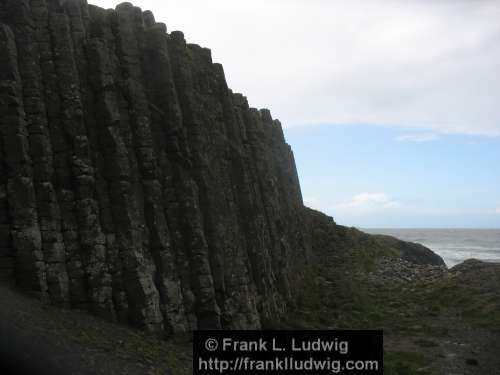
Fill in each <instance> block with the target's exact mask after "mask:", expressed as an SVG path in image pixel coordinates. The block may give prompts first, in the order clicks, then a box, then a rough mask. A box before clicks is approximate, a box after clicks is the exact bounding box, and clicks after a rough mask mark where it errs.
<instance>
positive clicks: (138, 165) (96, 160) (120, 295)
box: [0, 0, 442, 333]
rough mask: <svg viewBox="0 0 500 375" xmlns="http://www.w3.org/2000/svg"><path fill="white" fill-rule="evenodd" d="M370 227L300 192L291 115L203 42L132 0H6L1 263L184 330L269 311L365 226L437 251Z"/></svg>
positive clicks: (240, 322)
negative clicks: (323, 208) (254, 97)
mask: <svg viewBox="0 0 500 375" xmlns="http://www.w3.org/2000/svg"><path fill="white" fill-rule="evenodd" d="M358 233H360V232H357V231H355V230H349V229H347V228H344V227H340V226H337V225H336V224H335V223H334V222H333V220H332V219H331V218H328V217H326V216H324V215H322V214H320V213H318V212H315V211H312V210H309V209H306V208H305V207H304V206H303V203H302V197H301V192H300V186H299V181H298V177H297V172H296V168H295V162H294V158H293V154H292V151H291V149H290V147H289V146H288V145H287V144H286V142H285V139H284V136H283V131H282V128H281V124H280V123H279V121H277V120H273V119H272V117H271V114H270V113H269V111H268V110H257V109H254V108H250V107H249V106H248V103H247V100H246V98H245V97H243V96H242V95H240V94H234V93H233V92H231V90H229V89H228V87H227V84H226V81H225V78H224V71H223V69H222V66H221V65H219V64H214V63H213V62H212V59H211V56H210V51H209V50H208V49H205V48H201V47H199V46H197V45H193V44H187V43H186V41H185V40H184V36H183V34H182V33H181V32H178V31H177V32H172V33H170V34H169V33H167V30H166V27H165V25H164V24H161V23H156V22H155V20H154V17H153V15H152V14H151V13H150V12H142V11H141V10H140V9H139V8H137V7H134V6H133V5H131V4H129V3H123V4H121V5H119V6H118V7H117V8H116V10H104V9H100V8H98V7H95V6H92V5H88V4H87V2H86V0H0V276H1V277H2V278H6V279H8V280H11V281H12V280H13V281H15V283H16V284H17V285H18V286H20V287H22V288H24V289H25V290H28V291H32V292H36V293H37V294H38V295H39V296H40V297H41V298H43V299H45V300H46V301H48V302H50V303H52V304H55V305H61V306H67V307H76V308H79V309H84V310H88V311H91V312H93V313H95V314H98V315H101V316H105V317H108V318H110V319H113V320H119V321H123V322H129V323H132V324H135V325H137V326H140V327H143V328H144V329H147V330H150V331H157V332H167V333H176V332H183V331H188V330H191V329H193V328H233V329H237V328H240V329H246V328H260V327H263V326H264V327H265V326H270V325H272V323H273V322H275V321H276V320H277V319H279V318H280V317H282V316H283V314H284V313H285V312H286V311H287V308H288V307H289V306H290V305H291V304H292V302H293V301H294V298H295V296H294V291H296V290H298V289H299V288H300V287H301V285H302V284H301V282H302V280H303V278H305V277H306V275H304V273H305V271H304V270H305V269H307V268H308V267H306V266H307V265H308V264H310V263H311V262H313V263H314V262H318V261H320V262H321V257H319V256H318V254H321V253H322V252H325V251H326V252H328V251H330V250H331V249H334V248H337V249H338V250H341V249H343V248H345V247H346V246H351V247H352V246H358V245H359V243H360V242H359V241H361V242H362V243H363V244H365V245H367V246H372V247H373V246H375V247H387V246H389V247H391V248H394V251H395V253H398V254H399V255H401V256H402V257H403V258H405V259H407V260H409V261H417V262H423V263H428V262H431V263H433V262H437V263H439V261H441V262H442V260H441V259H440V258H439V257H437V258H435V257H433V254H432V252H430V251H429V252H428V251H427V249H425V248H423V247H418V246H413V248H412V247H411V246H410V247H408V246H407V245H406V244H405V243H403V242H401V241H397V240H389V239H385V240H381V239H377V238H376V237H373V236H368V235H364V234H363V235H361V234H358ZM391 241H392V242H391ZM405 252H406V253H405ZM405 254H406V255H405ZM318 259H319V260H318Z"/></svg>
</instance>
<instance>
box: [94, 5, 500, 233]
mask: <svg viewBox="0 0 500 375" xmlns="http://www.w3.org/2000/svg"><path fill="white" fill-rule="evenodd" d="M89 2H90V3H93V4H96V5H100V6H104V7H115V6H116V5H117V4H118V3H119V2H118V1H114V0H89ZM134 4H135V5H137V6H140V7H141V8H143V9H144V10H146V9H149V10H152V11H153V12H154V14H155V16H156V20H157V21H158V22H164V23H165V24H166V25H167V28H168V30H169V31H173V30H182V31H183V32H184V34H185V36H186V39H187V40H188V42H193V43H197V44H200V45H202V46H204V47H209V48H210V49H211V50H212V56H213V60H214V61H215V62H220V63H222V64H223V65H224V69H225V73H226V78H227V81H228V84H229V86H230V87H231V88H232V89H233V90H234V91H236V92H242V93H244V94H245V95H246V96H247V97H248V100H249V102H250V105H252V106H254V107H259V108H269V109H270V110H271V112H272V113H273V116H274V117H275V118H279V119H280V120H281V122H282V123H283V126H284V128H285V129H284V130H285V135H286V137H287V141H288V142H289V143H290V144H291V146H292V148H293V149H294V152H295V157H296V162H297V167H298V171H299V177H300V180H301V186H302V193H303V196H304V201H305V203H306V205H309V206H311V207H313V208H316V209H319V210H321V211H323V212H326V213H327V214H329V215H331V216H333V217H334V219H335V220H336V221H337V222H338V223H340V224H344V225H352V226H357V227H364V228H374V227H378V228H380V227H419V228H427V227H467V228H470V227H472V228H475V227H496V228H500V166H499V162H500V101H499V99H500V74H499V72H500V22H498V20H499V19H500V2H499V1H496V0H474V1H472V0H453V1H452V0H434V1H422V0H406V1H399V0H394V1H393V0H371V1H369V2H368V1H366V0H287V1H283V0H252V1H248V0H246V1H243V0H213V1H206V0H182V1H180V0H176V1H172V0H162V1H158V0H136V1H135V2H134Z"/></svg>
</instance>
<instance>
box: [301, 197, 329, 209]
mask: <svg viewBox="0 0 500 375" xmlns="http://www.w3.org/2000/svg"><path fill="white" fill-rule="evenodd" d="M304 205H305V206H306V207H310V208H313V209H315V210H319V211H321V210H324V209H325V207H324V206H323V205H322V204H321V201H320V200H319V199H318V198H316V197H310V196H306V197H304Z"/></svg>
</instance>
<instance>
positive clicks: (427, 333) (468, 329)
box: [281, 217, 500, 375]
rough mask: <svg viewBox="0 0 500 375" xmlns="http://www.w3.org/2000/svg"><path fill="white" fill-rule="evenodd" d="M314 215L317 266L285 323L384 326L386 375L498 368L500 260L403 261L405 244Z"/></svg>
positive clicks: (497, 370)
mask: <svg viewBox="0 0 500 375" xmlns="http://www.w3.org/2000/svg"><path fill="white" fill-rule="evenodd" d="M317 219H318V220H319V221H313V225H312V228H313V238H315V242H314V244H315V250H314V252H315V255H316V256H317V258H318V262H316V264H317V265H316V266H311V267H310V269H309V271H308V277H307V279H306V282H307V284H308V287H307V288H304V289H302V290H303V292H302V293H301V295H299V296H297V304H296V306H295V309H294V311H293V312H292V313H290V314H289V316H288V317H287V320H286V321H285V322H283V323H282V324H281V326H282V327H290V328H291V327H296V328H314V329H322V328H323V329H324V328H332V329H335V328H345V329H365V328H366V329H370V328H373V329H380V328H382V329H384V334H385V335H384V340H385V342H384V349H385V356H384V359H385V366H384V367H385V374H388V375H391V374H400V375H411V374H436V375H441V374H499V373H500V359H499V358H498V357H499V354H500V265H498V264H497V265H495V264H486V263H482V262H478V261H468V262H466V263H464V264H463V265H461V266H457V267H455V268H453V269H451V270H446V269H445V267H439V266H425V265H417V264H413V263H410V262H406V261H403V260H401V254H402V251H401V243H399V241H395V240H394V239H390V238H387V237H385V236H375V237H373V236H368V235H366V234H364V233H362V232H360V231H357V230H356V229H352V228H345V227H340V226H337V225H335V224H334V223H333V222H330V223H325V222H324V220H325V219H324V218H321V217H318V218H317Z"/></svg>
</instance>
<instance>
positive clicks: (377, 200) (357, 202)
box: [337, 193, 399, 210]
mask: <svg viewBox="0 0 500 375" xmlns="http://www.w3.org/2000/svg"><path fill="white" fill-rule="evenodd" d="M398 206H399V203H398V202H397V201H395V200H393V199H391V198H389V196H387V194H385V193H361V194H357V195H355V196H354V197H352V199H351V200H350V201H349V202H346V203H341V204H339V205H337V208H338V209H361V210H364V209H370V210H373V209H387V208H395V207H398Z"/></svg>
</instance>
